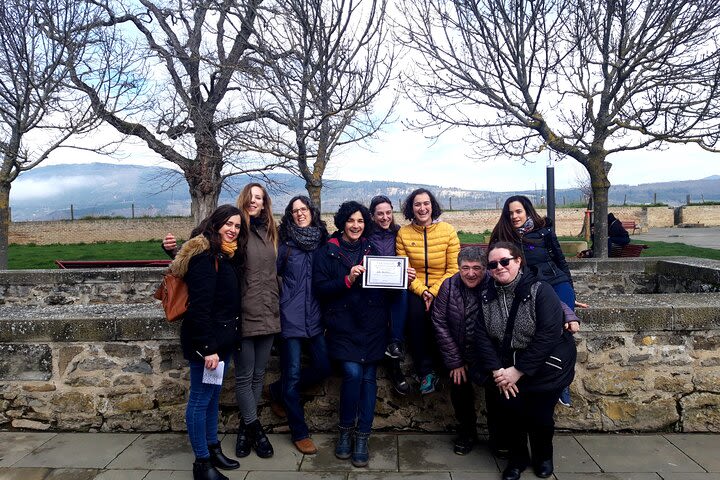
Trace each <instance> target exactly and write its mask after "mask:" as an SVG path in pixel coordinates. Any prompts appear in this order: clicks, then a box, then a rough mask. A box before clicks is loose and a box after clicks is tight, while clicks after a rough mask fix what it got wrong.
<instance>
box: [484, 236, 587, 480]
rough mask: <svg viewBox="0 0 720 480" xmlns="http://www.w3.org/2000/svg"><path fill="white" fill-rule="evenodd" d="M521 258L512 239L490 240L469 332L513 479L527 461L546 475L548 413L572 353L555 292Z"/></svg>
mask: <svg viewBox="0 0 720 480" xmlns="http://www.w3.org/2000/svg"><path fill="white" fill-rule="evenodd" d="M523 264H524V260H523V257H522V252H521V250H520V248H518V246H517V245H516V244H514V243H510V242H498V243H496V244H494V245H493V246H492V247H491V249H490V251H489V252H488V265H487V268H488V271H489V272H490V274H491V275H492V278H493V280H494V281H493V282H491V283H490V285H488V287H487V288H485V289H483V291H482V292H481V294H480V302H481V309H482V315H481V317H480V321H479V322H478V325H477V326H476V335H475V339H476V347H477V351H476V355H477V362H478V368H479V369H480V371H481V372H484V373H485V374H486V375H487V379H488V380H487V381H489V382H492V383H494V385H495V387H496V389H495V395H496V398H495V400H496V402H497V403H496V405H497V407H498V412H497V413H498V415H497V417H496V418H498V420H499V421H500V422H501V423H503V424H504V425H503V430H504V431H505V433H506V438H507V441H508V447H509V461H508V465H507V467H506V468H505V470H504V471H503V473H502V478H503V480H517V479H519V478H520V474H521V473H522V472H523V470H525V468H527V466H528V465H532V467H533V471H534V473H535V475H537V476H538V477H540V478H547V477H549V476H550V475H552V473H553V458H552V457H553V446H552V440H553V435H554V431H555V423H554V420H553V413H554V411H555V405H556V404H557V398H558V395H560V391H561V390H562V389H563V388H564V387H566V386H567V385H569V384H570V382H571V381H572V379H573V376H574V374H575V357H576V355H577V354H576V350H575V341H574V340H573V338H572V334H571V333H570V332H568V331H567V330H565V329H564V328H563V325H564V322H565V317H564V314H563V309H562V306H561V303H560V300H559V299H558V296H557V295H556V294H555V291H554V290H553V289H552V288H551V287H550V285H548V284H547V283H545V282H542V281H539V280H538V279H537V277H536V276H535V275H534V272H533V271H532V270H529V269H525V268H523ZM528 440H529V441H530V452H528V448H527V445H528Z"/></svg>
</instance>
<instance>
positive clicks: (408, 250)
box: [395, 188, 460, 395]
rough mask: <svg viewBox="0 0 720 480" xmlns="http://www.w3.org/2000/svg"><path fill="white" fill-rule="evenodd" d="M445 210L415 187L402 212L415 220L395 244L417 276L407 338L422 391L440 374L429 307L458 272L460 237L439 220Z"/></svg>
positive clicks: (432, 386) (432, 385) (412, 286)
mask: <svg viewBox="0 0 720 480" xmlns="http://www.w3.org/2000/svg"><path fill="white" fill-rule="evenodd" d="M441 213H442V209H441V208H440V204H439V203H438V201H437V200H436V199H435V196H434V195H433V194H432V192H430V191H429V190H427V189H424V188H418V189H416V190H414V191H413V192H412V193H411V194H410V195H409V196H408V198H407V200H405V204H404V205H403V214H404V215H405V218H407V219H408V220H411V221H412V223H410V224H409V225H405V226H404V227H402V228H400V230H399V231H398V234H397V237H396V240H395V246H396V250H397V254H398V255H403V256H407V257H408V259H409V261H410V266H411V267H413V268H414V269H415V271H416V272H417V277H416V278H415V280H413V281H412V283H410V287H409V288H410V291H411V293H413V295H410V296H409V298H408V317H407V324H408V326H407V328H408V340H409V343H410V351H411V353H412V357H413V362H414V365H415V371H416V373H417V375H418V378H419V379H420V393H421V394H423V395H425V394H428V393H432V392H434V391H435V386H436V384H437V381H438V376H437V374H436V373H435V371H434V369H433V351H434V348H435V342H434V333H433V330H432V323H431V321H430V307H431V306H432V302H433V300H434V299H435V296H437V293H438V290H440V285H442V283H443V282H444V281H445V279H446V278H450V277H452V276H453V275H454V274H455V273H456V272H457V271H458V266H457V257H458V252H459V251H460V240H459V239H458V236H457V233H456V232H455V229H454V228H453V227H452V225H450V224H449V223H446V222H442V221H440V220H439V217H440V214H441Z"/></svg>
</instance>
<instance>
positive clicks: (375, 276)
mask: <svg viewBox="0 0 720 480" xmlns="http://www.w3.org/2000/svg"><path fill="white" fill-rule="evenodd" d="M363 266H364V267H365V274H364V275H363V283H362V286H363V288H396V289H405V288H407V287H408V275H407V268H408V259H407V257H381V256H376V255H366V256H365V257H364V258H363Z"/></svg>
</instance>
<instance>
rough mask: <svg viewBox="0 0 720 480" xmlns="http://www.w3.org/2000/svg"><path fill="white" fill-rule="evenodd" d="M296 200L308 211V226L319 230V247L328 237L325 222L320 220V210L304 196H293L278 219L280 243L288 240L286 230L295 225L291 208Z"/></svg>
mask: <svg viewBox="0 0 720 480" xmlns="http://www.w3.org/2000/svg"><path fill="white" fill-rule="evenodd" d="M298 200H300V201H301V202H302V203H303V204H304V205H305V206H306V207H307V208H308V210H309V211H310V226H311V227H318V228H319V229H320V233H321V238H320V245H322V244H324V243H325V242H326V241H327V237H328V232H327V225H325V222H324V221H323V220H322V219H321V218H320V210H318V209H317V207H316V206H315V205H314V204H313V203H312V201H311V200H310V198H308V197H306V196H305V195H295V196H294V197H293V198H291V199H290V201H289V202H288V204H287V207H285V213H284V214H283V216H282V218H281V219H280V226H279V227H278V236H279V237H280V241H281V242H284V241H285V240H287V239H288V238H290V237H289V233H288V230H289V229H290V224H292V223H295V220H294V219H293V216H292V206H293V203H295V202H296V201H298Z"/></svg>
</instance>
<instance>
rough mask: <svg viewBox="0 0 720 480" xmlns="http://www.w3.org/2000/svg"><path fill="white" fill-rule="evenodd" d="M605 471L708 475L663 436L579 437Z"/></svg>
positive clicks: (610, 435)
mask: <svg viewBox="0 0 720 480" xmlns="http://www.w3.org/2000/svg"><path fill="white" fill-rule="evenodd" d="M575 438H576V439H577V441H578V442H579V443H580V445H582V447H583V448H584V449H585V450H586V451H587V452H588V453H589V454H590V456H591V457H592V458H593V460H594V461H595V462H596V463H597V464H598V465H599V466H600V468H601V469H602V470H603V472H658V473H659V472H670V473H672V472H704V470H703V468H702V467H701V466H700V465H698V464H697V463H695V462H694V461H693V460H692V459H691V458H690V457H688V456H687V455H685V454H684V453H683V452H682V451H681V450H679V449H678V448H677V447H675V446H674V445H673V444H672V443H670V442H669V441H668V440H667V439H666V438H664V437H663V436H661V435H612V434H607V435H576V436H575Z"/></svg>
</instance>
